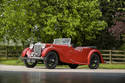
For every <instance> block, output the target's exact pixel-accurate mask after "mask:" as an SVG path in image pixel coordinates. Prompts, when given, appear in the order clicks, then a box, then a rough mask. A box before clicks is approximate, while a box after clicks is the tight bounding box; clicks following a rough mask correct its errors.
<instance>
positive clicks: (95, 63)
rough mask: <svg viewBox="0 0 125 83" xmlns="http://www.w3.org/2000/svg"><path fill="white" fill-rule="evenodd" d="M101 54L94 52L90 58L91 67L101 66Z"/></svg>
mask: <svg viewBox="0 0 125 83" xmlns="http://www.w3.org/2000/svg"><path fill="white" fill-rule="evenodd" d="M99 61H100V60H99V56H98V55H97V54H93V55H92V56H91V59H90V64H89V65H88V66H89V68H90V69H97V68H98V67H99Z"/></svg>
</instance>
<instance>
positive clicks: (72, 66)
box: [69, 64, 78, 69]
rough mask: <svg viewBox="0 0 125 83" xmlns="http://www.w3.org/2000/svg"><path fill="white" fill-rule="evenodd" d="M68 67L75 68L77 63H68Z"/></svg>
mask: <svg viewBox="0 0 125 83" xmlns="http://www.w3.org/2000/svg"><path fill="white" fill-rule="evenodd" d="M69 67H70V68H71V69H76V68H77V67H78V65H77V64H69Z"/></svg>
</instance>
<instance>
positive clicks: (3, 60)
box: [0, 58, 125, 69]
mask: <svg viewBox="0 0 125 83" xmlns="http://www.w3.org/2000/svg"><path fill="white" fill-rule="evenodd" d="M0 64H4V65H24V63H23V61H21V60H20V59H18V58H8V59H6V58H0ZM37 66H45V65H44V64H38V65H37ZM57 68H69V67H68V66H67V65H61V66H60V65H59V66H57ZM78 68H79V69H88V66H87V65H81V66H79V67H78ZM99 69H125V64H100V67H99Z"/></svg>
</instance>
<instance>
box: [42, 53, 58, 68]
mask: <svg viewBox="0 0 125 83" xmlns="http://www.w3.org/2000/svg"><path fill="white" fill-rule="evenodd" d="M44 64H45V66H46V68H47V69H55V67H56V65H57V64H58V55H57V53H56V52H54V51H50V52H48V53H47V55H46V56H45V58H44Z"/></svg>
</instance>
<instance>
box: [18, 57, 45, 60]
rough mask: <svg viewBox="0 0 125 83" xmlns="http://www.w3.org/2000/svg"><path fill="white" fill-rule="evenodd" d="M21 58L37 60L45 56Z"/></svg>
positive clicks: (22, 58)
mask: <svg viewBox="0 0 125 83" xmlns="http://www.w3.org/2000/svg"><path fill="white" fill-rule="evenodd" d="M20 58H21V60H26V59H35V60H43V57H20Z"/></svg>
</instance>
